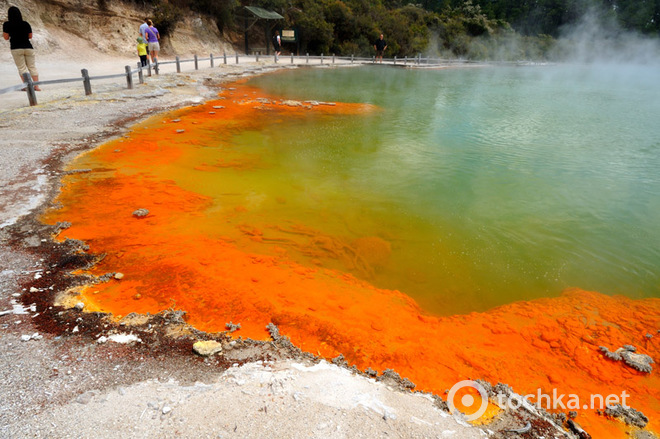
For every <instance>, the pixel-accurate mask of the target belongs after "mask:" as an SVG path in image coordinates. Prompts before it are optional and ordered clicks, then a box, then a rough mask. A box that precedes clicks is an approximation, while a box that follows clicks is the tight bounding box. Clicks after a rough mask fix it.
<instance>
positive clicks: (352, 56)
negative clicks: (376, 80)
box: [351, 54, 355, 64]
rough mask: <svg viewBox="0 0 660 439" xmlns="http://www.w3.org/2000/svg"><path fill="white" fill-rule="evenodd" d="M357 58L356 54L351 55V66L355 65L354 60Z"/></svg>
mask: <svg viewBox="0 0 660 439" xmlns="http://www.w3.org/2000/svg"><path fill="white" fill-rule="evenodd" d="M354 57H355V54H351V64H353V58H354Z"/></svg>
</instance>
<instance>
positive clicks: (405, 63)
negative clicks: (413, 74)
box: [403, 55, 408, 66]
mask: <svg viewBox="0 0 660 439" xmlns="http://www.w3.org/2000/svg"><path fill="white" fill-rule="evenodd" d="M407 64H408V55H406V56H405V57H403V65H404V66H405V65H407Z"/></svg>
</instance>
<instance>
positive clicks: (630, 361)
mask: <svg viewBox="0 0 660 439" xmlns="http://www.w3.org/2000/svg"><path fill="white" fill-rule="evenodd" d="M600 350H601V352H603V354H604V355H605V356H606V357H607V358H609V359H610V360H614V361H623V362H624V363H626V364H627V365H628V366H630V367H632V368H633V369H636V370H638V371H640V372H644V373H651V371H652V370H653V367H652V366H651V364H652V363H653V358H651V357H650V356H648V355H646V354H636V353H635V351H636V350H637V348H635V346H631V345H624V346H623V347H622V348H619V349H617V350H616V351H614V352H612V351H610V350H609V349H608V348H606V347H605V346H600Z"/></svg>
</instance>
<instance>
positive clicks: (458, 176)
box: [214, 66, 660, 314]
mask: <svg viewBox="0 0 660 439" xmlns="http://www.w3.org/2000/svg"><path fill="white" fill-rule="evenodd" d="M251 84H252V85H256V86H258V87H261V88H263V89H264V90H266V91H268V92H271V93H275V94H278V95H281V96H286V97H288V98H291V99H301V100H307V99H311V100H319V101H344V102H359V103H370V104H374V105H377V106H379V107H381V108H382V111H379V112H376V113H373V114H369V115H363V116H336V117H334V116H333V117H323V118H319V117H313V116H311V112H310V117H309V118H308V119H305V120H302V121H301V120H291V121H286V120H285V121H277V122H274V123H273V124H271V125H269V126H268V127H267V128H266V129H265V130H263V131H261V132H258V133H257V132H245V133H241V134H239V135H236V136H235V137H234V138H233V139H231V142H232V144H233V145H234V148H235V149H234V152H236V153H237V154H244V153H245V154H255V155H258V156H259V157H261V158H262V160H265V162H267V164H268V165H267V166H262V167H261V168H258V169H253V170H251V171H231V170H227V171H226V172H224V176H222V177H221V178H222V184H221V186H222V187H224V188H226V187H228V185H229V187H232V188H234V189H235V190H236V193H234V194H230V195H227V194H225V195H219V196H220V199H222V197H224V199H225V202H229V201H228V200H229V198H231V197H239V198H241V199H242V200H243V202H244V203H248V202H251V203H252V204H251V206H252V207H251V211H252V212H258V213H257V214H256V216H255V217H254V218H255V219H254V221H255V222H257V223H259V221H260V220H259V219H258V218H261V219H262V220H263V222H266V221H273V222H279V223H283V224H290V225H295V224H305V225H306V226H307V227H310V228H313V229H315V230H320V231H322V232H323V233H327V234H328V235H331V236H335V237H338V238H339V239H340V240H343V241H344V242H347V243H350V242H352V241H353V240H355V239H358V238H360V237H365V236H377V237H379V238H381V239H383V240H384V241H386V242H388V243H389V244H390V245H391V249H392V253H391V255H390V257H389V260H388V261H387V262H386V263H383V264H378V265H377V266H375V268H374V271H373V273H369V274H368V275H365V274H364V273H362V274H360V273H356V275H358V276H362V277H369V280H370V281H371V282H372V283H373V284H375V285H377V286H379V287H384V288H390V289H399V290H401V291H403V292H405V293H407V294H409V295H410V296H412V297H414V298H415V299H416V300H417V301H418V302H419V303H420V304H421V305H422V306H423V307H424V308H425V309H427V310H429V311H431V312H434V313H439V314H451V313H457V312H469V311H480V310H485V309H488V308H491V307H493V306H496V305H500V304H504V303H508V302H511V301H514V300H523V299H532V298H537V297H548V296H557V295H559V294H560V293H561V291H562V290H563V289H564V288H567V287H580V288H583V289H588V290H596V291H600V292H602V293H606V294H624V295H628V296H631V297H660V123H658V116H659V115H660V83H659V81H657V69H655V68H651V67H617V66H606V67H602V66H600V67H596V66H591V67H575V66H544V67H517V68H515V67H506V68H503V67H493V68H474V69H455V70H427V71H423V70H406V69H398V68H386V67H384V68H379V67H370V68H352V69H309V70H297V71H288V72H283V73H278V74H273V75H266V76H262V77H258V78H255V79H253V80H251ZM264 117H267V115H266V116H264ZM214 178H215V177H214ZM246 200H247V201H246ZM275 200H279V202H278V201H275ZM219 203H220V204H222V203H223V202H222V201H220V202H219ZM293 253H295V252H293ZM298 253H299V255H298V257H300V258H301V260H302V261H303V262H305V263H309V260H312V259H313V256H310V255H309V254H306V253H305V251H299V252H298ZM306 258H307V259H308V260H307V259H306ZM317 263H318V261H317ZM323 265H327V264H325V263H324V264H323ZM340 265H341V264H339V263H338V264H337V267H334V266H333V268H342V267H341V266H340ZM349 268H350V267H349ZM349 271H350V270H349Z"/></svg>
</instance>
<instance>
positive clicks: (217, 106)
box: [213, 105, 225, 110]
mask: <svg viewBox="0 0 660 439" xmlns="http://www.w3.org/2000/svg"><path fill="white" fill-rule="evenodd" d="M213 108H215V109H216V110H222V109H223V108H225V107H223V106H222V105H214V106H213Z"/></svg>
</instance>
